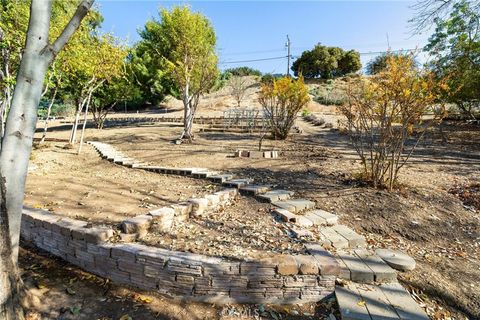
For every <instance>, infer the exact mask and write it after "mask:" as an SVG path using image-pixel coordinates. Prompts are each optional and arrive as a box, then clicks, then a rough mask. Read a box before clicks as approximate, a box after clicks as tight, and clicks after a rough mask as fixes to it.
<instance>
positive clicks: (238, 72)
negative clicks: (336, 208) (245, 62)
mask: <svg viewBox="0 0 480 320" xmlns="http://www.w3.org/2000/svg"><path fill="white" fill-rule="evenodd" d="M225 72H229V73H231V74H232V75H233V76H239V77H244V76H257V77H260V76H261V75H262V73H261V72H260V71H259V70H256V69H253V68H250V67H236V68H230V69H227V70H225Z"/></svg>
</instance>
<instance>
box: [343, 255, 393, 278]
mask: <svg viewBox="0 0 480 320" xmlns="http://www.w3.org/2000/svg"><path fill="white" fill-rule="evenodd" d="M336 259H337V261H338V263H339V264H340V267H341V269H342V272H341V274H340V278H342V279H345V280H351V281H354V282H359V283H373V282H377V283H380V282H396V281H397V272H396V271H395V270H394V269H392V268H391V267H390V266H389V265H388V264H387V263H385V262H384V261H383V260H382V259H381V258H380V257H379V256H377V255H376V254H374V253H371V252H369V251H368V250H366V249H355V250H353V251H338V252H337V256H336Z"/></svg>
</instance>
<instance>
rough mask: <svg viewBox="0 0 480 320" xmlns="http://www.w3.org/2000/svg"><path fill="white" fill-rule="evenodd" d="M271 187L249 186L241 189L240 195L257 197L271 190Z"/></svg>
mask: <svg viewBox="0 0 480 320" xmlns="http://www.w3.org/2000/svg"><path fill="white" fill-rule="evenodd" d="M270 188H271V186H266V185H256V184H247V185H244V186H242V187H240V188H239V190H240V193H242V194H247V195H253V196H256V195H258V194H260V193H265V192H268V191H269V190H270Z"/></svg>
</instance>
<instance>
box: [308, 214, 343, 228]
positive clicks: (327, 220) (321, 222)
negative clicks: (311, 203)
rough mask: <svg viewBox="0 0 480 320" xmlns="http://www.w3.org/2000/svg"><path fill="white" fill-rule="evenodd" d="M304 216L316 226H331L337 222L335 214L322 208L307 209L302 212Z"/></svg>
mask: <svg viewBox="0 0 480 320" xmlns="http://www.w3.org/2000/svg"><path fill="white" fill-rule="evenodd" d="M304 216H305V217H306V218H308V219H310V220H312V221H313V223H314V224H315V225H318V226H332V225H334V224H337V222H338V216H337V215H335V214H333V213H330V212H327V211H324V210H311V211H307V212H305V213H304Z"/></svg>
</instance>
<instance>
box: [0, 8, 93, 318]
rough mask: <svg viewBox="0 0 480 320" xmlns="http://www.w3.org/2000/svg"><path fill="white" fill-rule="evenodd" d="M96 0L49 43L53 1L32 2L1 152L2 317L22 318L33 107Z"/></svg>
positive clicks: (0, 292) (0, 283)
mask: <svg viewBox="0 0 480 320" xmlns="http://www.w3.org/2000/svg"><path fill="white" fill-rule="evenodd" d="M93 1H94V0H83V1H81V2H80V4H79V5H78V7H77V10H76V11H75V13H74V15H73V17H72V18H71V19H70V20H69V22H68V23H67V25H66V26H65V27H64V29H63V31H62V32H61V33H60V35H59V36H58V37H57V38H56V39H55V40H54V41H53V42H51V41H50V37H49V31H50V23H51V14H52V2H53V0H32V1H31V4H30V18H29V24H28V29H27V34H26V42H25V48H24V50H23V54H22V58H21V62H20V66H19V69H18V73H17V78H16V84H15V89H14V91H13V97H12V102H11V107H10V111H9V113H8V116H7V121H6V126H5V135H4V137H3V140H2V143H1V150H0V194H1V200H0V202H1V203H0V319H7V320H10V319H23V317H24V316H23V310H22V308H21V306H20V303H19V302H20V290H21V289H20V284H21V280H20V277H19V272H18V267H17V257H18V242H19V237H20V221H21V216H22V205H23V198H24V191H25V180H26V175H27V168H28V160H29V158H30V153H31V150H32V140H33V133H34V131H35V126H36V121H37V107H38V104H39V101H40V96H41V94H42V89H43V81H44V77H45V73H46V71H47V68H48V66H49V65H50V64H51V63H52V61H53V60H54V59H55V56H56V55H58V53H59V52H60V50H62V48H63V47H64V46H65V44H66V43H67V42H68V40H69V39H70V38H71V36H72V35H73V34H74V32H75V30H76V29H77V28H78V27H79V25H80V23H81V21H82V19H83V18H84V17H85V15H86V14H87V13H88V11H89V9H90V7H91V6H92V4H93Z"/></svg>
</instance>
